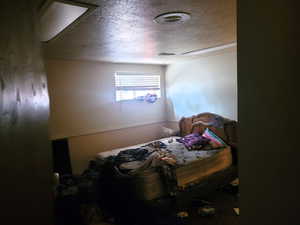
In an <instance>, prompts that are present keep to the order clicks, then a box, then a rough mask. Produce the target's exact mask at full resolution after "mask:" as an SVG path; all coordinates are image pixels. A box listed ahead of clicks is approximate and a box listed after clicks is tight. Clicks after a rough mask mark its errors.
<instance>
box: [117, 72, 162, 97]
mask: <svg viewBox="0 0 300 225" xmlns="http://www.w3.org/2000/svg"><path fill="white" fill-rule="evenodd" d="M126 75H127V76H157V77H159V91H160V96H159V97H157V99H161V97H162V88H161V84H162V81H161V75H160V74H155V73H153V74H152V73H142V72H130V71H116V72H115V73H114V101H115V102H117V103H119V102H144V101H139V100H137V99H122V100H119V101H117V86H116V77H117V76H126Z"/></svg>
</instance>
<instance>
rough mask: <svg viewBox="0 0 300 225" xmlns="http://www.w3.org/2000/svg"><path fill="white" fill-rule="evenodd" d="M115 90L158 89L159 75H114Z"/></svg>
mask: <svg viewBox="0 0 300 225" xmlns="http://www.w3.org/2000/svg"><path fill="white" fill-rule="evenodd" d="M115 81H116V84H115V85H116V89H117V90H159V89H160V76H157V75H119V74H117V75H116V79H115Z"/></svg>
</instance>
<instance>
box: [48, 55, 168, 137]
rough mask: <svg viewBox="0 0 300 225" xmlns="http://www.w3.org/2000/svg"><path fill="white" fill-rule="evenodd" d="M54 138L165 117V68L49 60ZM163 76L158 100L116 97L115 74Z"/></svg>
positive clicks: (121, 126)
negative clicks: (129, 73)
mask: <svg viewBox="0 0 300 225" xmlns="http://www.w3.org/2000/svg"><path fill="white" fill-rule="evenodd" d="M46 69H47V74H48V81H49V93H50V100H51V101H50V102H51V107H50V108H51V115H50V131H51V138H52V139H57V138H64V137H70V136H80V135H86V134H93V133H97V132H103V131H109V130H114V129H120V128H127V127H132V126H139V125H145V124H151V123H157V122H161V121H164V120H165V114H164V112H165V107H164V105H165V104H164V103H165V93H164V80H165V79H164V72H165V67H164V66H160V65H143V64H120V63H103V62H95V61H74V60H47V61H46ZM124 71H125V72H135V73H146V74H152V75H160V76H161V91H162V97H161V98H160V99H158V100H157V101H156V102H155V103H153V104H150V103H146V102H137V101H121V102H116V100H115V86H114V85H115V73H116V72H124Z"/></svg>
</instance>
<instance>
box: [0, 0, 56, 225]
mask: <svg viewBox="0 0 300 225" xmlns="http://www.w3.org/2000/svg"><path fill="white" fill-rule="evenodd" d="M0 10H1V13H0V15H1V19H0V27H1V35H0V36H1V39H0V144H1V145H0V146H1V147H0V149H1V157H0V161H1V163H0V171H1V194H0V195H1V197H0V199H1V205H2V207H1V208H2V210H1V220H2V221H3V222H4V223H5V222H7V221H8V223H9V224H24V223H26V224H32V225H33V224H39V225H41V224H53V221H52V213H53V209H52V193H51V191H52V186H51V183H52V182H51V181H52V177H51V167H50V165H51V158H50V156H51V151H50V143H49V140H48V128H47V123H48V112H49V100H48V91H47V79H46V76H45V72H44V69H43V62H42V59H41V56H40V43H39V41H38V38H37V26H36V24H35V21H36V19H35V12H34V10H35V6H34V5H33V4H32V3H31V2H30V1H18V2H17V3H16V2H14V1H8V0H7V1H6V0H4V1H1V3H0Z"/></svg>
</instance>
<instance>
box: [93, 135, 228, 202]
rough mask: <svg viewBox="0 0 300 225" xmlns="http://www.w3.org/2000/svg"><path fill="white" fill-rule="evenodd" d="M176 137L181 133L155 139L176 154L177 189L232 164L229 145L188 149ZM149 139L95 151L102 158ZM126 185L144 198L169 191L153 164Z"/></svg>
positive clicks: (194, 182) (147, 198)
mask: <svg viewBox="0 0 300 225" xmlns="http://www.w3.org/2000/svg"><path fill="white" fill-rule="evenodd" d="M178 138H180V137H177V136H173V137H168V138H163V139H158V140H155V141H160V142H162V143H164V144H165V145H167V148H168V150H169V151H171V152H172V153H173V154H174V155H176V159H177V163H176V166H175V167H174V173H175V177H176V183H177V188H178V189H179V190H184V189H186V188H187V187H189V186H192V185H195V184H197V183H200V182H201V181H203V180H205V179H206V178H207V177H209V176H210V175H212V174H215V173H217V172H219V171H222V170H225V169H226V168H228V167H230V165H231V164H232V155H231V149H230V147H229V146H225V147H224V148H221V149H215V150H209V151H189V150H187V149H186V148H185V147H184V145H183V144H181V143H178V142H177V141H176V139H178ZM151 142H153V141H151ZM151 142H147V143H142V144H138V145H133V146H128V147H125V148H118V149H114V150H111V151H105V152H101V153H98V154H97V158H98V159H105V158H107V157H109V156H116V155H118V154H119V153H120V152H121V151H123V150H127V149H136V148H140V147H142V146H145V145H147V144H149V143H151ZM128 185H130V188H131V189H133V192H135V193H136V195H137V197H138V198H139V199H143V200H153V199H156V198H160V197H163V196H164V195H166V194H168V191H169V190H168V189H167V188H166V183H165V181H164V178H163V177H162V175H161V173H159V172H158V171H157V170H156V169H155V168H147V169H145V170H143V171H141V172H139V173H137V174H135V175H134V176H132V177H131V179H130V184H128Z"/></svg>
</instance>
